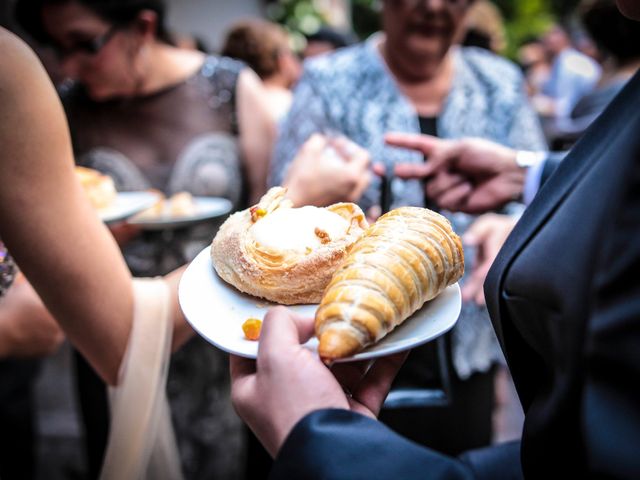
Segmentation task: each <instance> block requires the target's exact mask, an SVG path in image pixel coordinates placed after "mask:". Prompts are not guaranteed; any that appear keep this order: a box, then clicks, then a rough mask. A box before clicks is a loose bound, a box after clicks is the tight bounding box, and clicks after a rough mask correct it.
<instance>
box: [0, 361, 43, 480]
mask: <svg viewBox="0 0 640 480" xmlns="http://www.w3.org/2000/svg"><path fill="white" fill-rule="evenodd" d="M39 367H40V362H39V360H14V359H9V360H3V361H0V478H1V479H2V480H13V479H20V480H30V479H33V478H35V472H36V435H35V404H34V398H33V383H34V381H35V379H36V377H37V374H38V372H39Z"/></svg>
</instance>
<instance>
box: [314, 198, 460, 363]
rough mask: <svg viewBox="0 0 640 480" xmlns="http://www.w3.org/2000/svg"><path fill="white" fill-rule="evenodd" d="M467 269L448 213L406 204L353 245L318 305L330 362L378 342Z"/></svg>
mask: <svg viewBox="0 0 640 480" xmlns="http://www.w3.org/2000/svg"><path fill="white" fill-rule="evenodd" d="M463 273H464V254H463V251H462V242H461V241H460V238H459V237H458V235H456V234H455V232H454V231H453V229H452V228H451V224H450V223H449V221H448V220H447V219H446V218H445V217H443V216H442V215H440V214H438V213H436V212H433V211H431V210H428V209H426V208H418V207H402V208H398V209H396V210H392V211H391V212H389V213H387V214H385V215H383V216H382V217H380V218H379V219H378V221H377V222H376V223H374V224H373V225H371V226H370V227H369V228H368V229H367V230H366V231H365V232H364V234H363V235H362V236H361V237H360V239H359V240H358V241H357V242H356V243H355V244H354V245H353V247H352V248H351V251H350V253H349V255H348V256H347V258H346V259H345V261H344V262H343V263H342V265H341V267H340V268H339V269H338V270H337V271H336V272H335V274H334V275H333V278H332V279H331V283H329V285H328V286H327V289H326V291H325V293H324V296H323V298H322V302H321V303H320V306H319V307H318V310H317V312H316V323H315V329H316V336H317V337H318V339H319V341H320V344H319V347H318V352H319V354H320V357H322V358H323V359H324V360H327V361H331V360H334V359H338V358H343V357H348V356H351V355H354V354H356V353H358V352H359V351H361V350H362V349H364V348H365V347H366V346H368V345H370V344H372V343H374V342H377V341H379V340H380V339H381V338H383V337H384V336H385V335H386V334H387V333H389V332H390V331H391V330H393V329H394V328H395V327H396V326H398V325H399V324H401V323H402V322H403V321H405V320H406V319H407V318H408V317H410V316H411V314H412V313H413V312H415V311H416V310H418V309H419V308H420V307H422V305H423V304H424V303H425V302H426V301H428V300H431V299H433V298H434V297H436V296H437V295H438V294H439V293H440V292H441V291H442V290H444V289H445V288H446V287H447V286H448V285H451V284H453V283H455V282H457V281H458V279H460V278H461V277H462V274H463Z"/></svg>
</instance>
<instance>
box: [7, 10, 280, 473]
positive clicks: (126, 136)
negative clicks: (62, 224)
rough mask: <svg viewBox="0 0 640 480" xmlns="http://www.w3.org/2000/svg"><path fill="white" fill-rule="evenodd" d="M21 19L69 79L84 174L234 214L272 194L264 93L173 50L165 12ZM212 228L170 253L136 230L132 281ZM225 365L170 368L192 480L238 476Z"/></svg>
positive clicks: (211, 352) (190, 362) (203, 359)
mask: <svg viewBox="0 0 640 480" xmlns="http://www.w3.org/2000/svg"><path fill="white" fill-rule="evenodd" d="M16 8H17V10H16V12H17V17H18V20H19V22H20V24H21V25H22V26H23V27H24V29H25V30H26V31H27V32H28V33H30V34H31V35H32V36H33V37H35V38H36V40H38V41H40V42H41V43H42V44H43V45H48V46H50V47H52V48H53V50H54V51H55V52H56V53H57V57H58V59H59V62H60V67H61V70H62V72H63V73H64V75H65V76H66V77H68V78H69V79H71V80H72V83H71V87H70V88H69V87H67V86H66V84H67V83H69V82H65V86H63V103H64V106H65V110H66V113H67V117H68V120H69V125H70V129H71V135H72V140H73V145H74V154H75V159H76V163H78V164H81V165H83V166H87V167H91V168H95V169H97V170H100V171H102V172H105V173H107V174H109V175H111V176H112V177H113V178H114V180H115V183H116V187H117V189H118V190H124V191H126V190H145V189H148V188H155V189H158V190H161V191H163V192H164V193H165V194H166V195H167V196H169V195H171V194H173V193H176V192H179V191H188V192H190V193H191V194H193V195H199V196H216V197H225V198H228V199H229V200H231V201H232V203H233V205H234V208H240V207H244V206H245V205H246V203H247V202H248V201H249V200H251V199H255V198H258V197H259V196H260V195H261V194H262V193H263V191H264V190H265V183H266V181H265V176H266V169H267V164H268V158H269V155H270V152H271V143H272V137H273V135H274V133H273V132H274V130H275V127H274V125H273V122H272V120H271V117H270V115H269V112H268V109H267V107H266V106H265V104H264V95H263V87H262V84H261V83H260V81H259V79H258V77H257V76H256V75H255V74H254V73H253V72H252V71H251V70H249V69H247V68H245V67H244V66H243V64H241V63H240V62H237V61H235V60H231V59H229V58H225V57H219V56H214V55H205V54H203V53H201V52H197V51H191V50H183V49H179V48H176V47H174V46H173V45H172V44H171V38H170V35H169V33H168V31H167V29H166V26H165V23H164V20H165V6H164V3H163V2H162V1H160V0H111V1H104V0H38V1H35V2H34V1H26V0H25V1H18V2H17V7H16ZM215 228H216V225H209V224H207V225H198V226H195V227H190V228H187V229H182V230H180V231H179V232H174V235H173V237H172V239H171V241H170V242H169V243H170V248H167V239H166V237H164V236H163V235H164V234H165V233H168V232H142V233H140V232H138V231H131V228H130V227H127V228H126V229H121V230H120V232H119V233H120V234H121V235H120V238H121V237H125V239H123V240H122V241H121V242H120V243H121V246H122V248H123V253H124V255H125V259H126V261H127V265H128V266H129V268H130V270H131V271H132V273H133V274H134V276H144V277H151V276H156V275H163V274H166V273H167V272H169V271H172V270H174V269H175V268H177V267H178V266H179V265H181V264H184V263H185V262H187V261H189V260H191V259H192V258H193V256H194V255H195V254H196V253H197V252H198V251H199V250H201V249H202V248H204V247H205V246H206V245H207V244H208V243H209V242H210V241H211V238H212V237H213V234H214V233H215ZM120 238H119V241H120ZM225 362H226V359H225V357H224V356H223V355H222V354H221V353H219V352H217V351H216V350H215V349H211V348H209V346H208V345H206V344H205V343H204V342H203V341H201V340H200V339H194V340H193V341H191V342H190V343H189V344H188V345H186V346H185V348H184V349H182V350H181V351H180V352H179V353H178V354H177V355H175V356H174V358H173V361H172V366H171V368H172V369H171V372H170V379H169V397H170V401H171V404H172V407H173V414H174V420H175V423H176V430H177V433H178V439H179V442H180V446H181V448H182V453H183V454H184V458H185V459H186V458H189V461H188V462H187V463H185V470H186V472H187V473H188V474H191V475H193V476H194V477H197V478H202V477H206V476H216V475H221V474H222V475H226V476H233V475H234V474H235V473H237V472H236V471H235V470H234V469H235V468H237V466H236V465H238V464H240V462H239V460H238V458H237V457H236V454H237V453H238V452H239V448H238V443H234V440H233V439H235V438H239V437H237V436H236V435H234V431H235V429H237V428H239V425H238V423H239V422H237V420H236V419H235V416H234V414H233V411H232V409H231V406H230V403H229V401H228V378H227V373H226V363H225ZM203 398H212V399H215V400H214V401H211V402H202V399H203ZM194 422H196V423H197V424H198V425H199V427H198V428H197V429H196V428H193V423H194ZM212 432H213V433H212ZM219 435H220V436H219ZM221 437H225V438H227V439H231V440H228V441H227V442H222V441H220V438H221ZM98 443H100V442H99V441H98ZM223 445H224V454H222V452H221V453H220V454H219V455H217V454H215V449H216V448H223ZM234 445H235V446H234ZM97 450H98V460H99V450H100V449H99V448H98V449H97ZM93 464H94V465H96V466H99V461H96V462H93Z"/></svg>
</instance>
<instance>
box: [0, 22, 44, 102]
mask: <svg viewBox="0 0 640 480" xmlns="http://www.w3.org/2000/svg"><path fill="white" fill-rule="evenodd" d="M0 52H2V56H3V59H2V60H3V61H2V62H0V95H12V94H13V89H15V88H18V87H20V88H25V87H27V86H29V85H30V84H32V83H33V82H38V81H43V80H45V79H47V78H48V77H47V76H46V72H45V71H44V68H43V67H42V64H41V63H40V60H39V59H38V57H37V56H36V54H35V53H34V52H33V50H31V48H30V47H29V46H28V45H27V44H26V43H25V42H24V40H22V39H20V38H19V37H18V36H16V35H15V34H13V33H11V32H9V31H8V30H5V29H3V28H2V27H0Z"/></svg>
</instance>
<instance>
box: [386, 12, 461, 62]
mask: <svg viewBox="0 0 640 480" xmlns="http://www.w3.org/2000/svg"><path fill="white" fill-rule="evenodd" d="M472 1H473V0H385V2H384V7H383V12H382V24H383V29H384V31H385V33H386V36H387V45H388V48H390V52H392V53H393V55H396V56H398V55H401V56H406V57H407V59H434V60H438V59H439V60H442V59H443V58H444V56H445V55H446V53H447V51H448V50H449V48H450V47H451V45H452V44H453V43H454V42H455V41H457V40H458V38H460V37H461V35H462V31H463V29H464V26H463V21H464V16H465V13H466V12H467V10H468V8H469V6H470V5H471V3H472Z"/></svg>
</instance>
